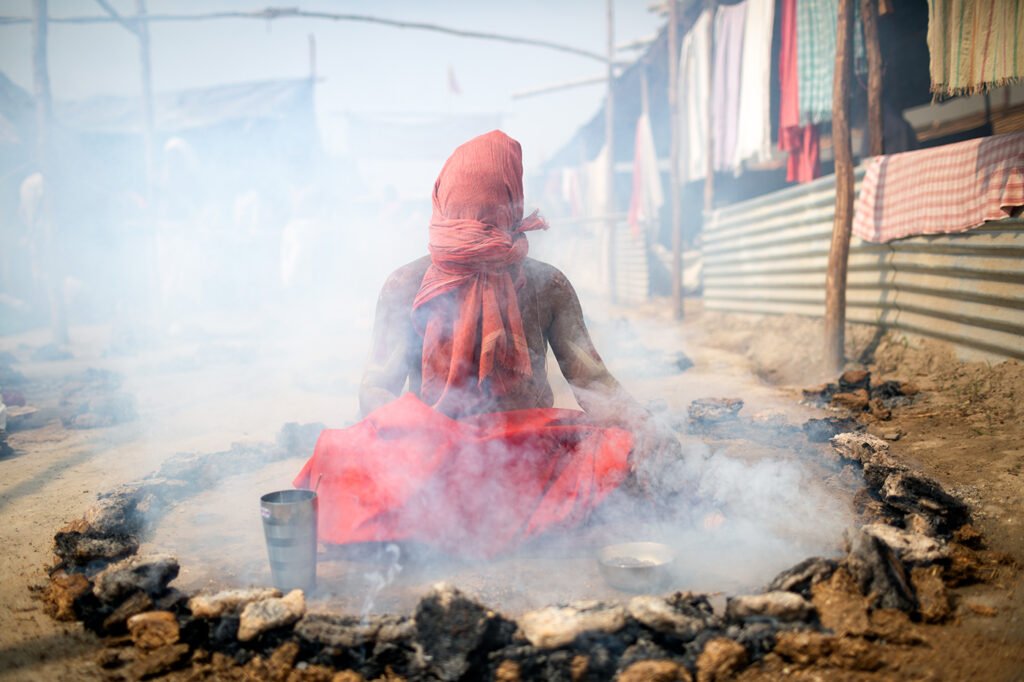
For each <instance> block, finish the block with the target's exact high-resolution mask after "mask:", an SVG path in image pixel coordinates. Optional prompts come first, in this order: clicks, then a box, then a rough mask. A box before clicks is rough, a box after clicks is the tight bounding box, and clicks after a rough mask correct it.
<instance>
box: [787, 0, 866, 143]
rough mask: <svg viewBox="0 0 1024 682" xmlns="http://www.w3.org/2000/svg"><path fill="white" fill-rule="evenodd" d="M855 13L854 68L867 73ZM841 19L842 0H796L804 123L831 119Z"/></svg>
mask: <svg viewBox="0 0 1024 682" xmlns="http://www.w3.org/2000/svg"><path fill="white" fill-rule="evenodd" d="M854 15H855V20H854V31H853V61H854V68H855V69H856V70H857V71H858V72H859V73H864V71H865V59H864V37H863V34H862V29H861V23H860V18H859V16H857V13H856V11H855V12H854ZM838 19H839V0H796V24H797V26H796V44H797V64H798V68H799V83H800V85H799V88H800V122H801V123H827V122H829V121H831V120H832V81H833V79H834V77H835V71H836V26H837V22H838Z"/></svg>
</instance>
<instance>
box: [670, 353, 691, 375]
mask: <svg viewBox="0 0 1024 682" xmlns="http://www.w3.org/2000/svg"><path fill="white" fill-rule="evenodd" d="M668 364H669V366H671V367H672V368H673V369H674V370H675V371H677V372H680V373H681V372H685V371H686V370H688V369H690V368H691V367H693V360H691V359H690V356H689V355H687V354H686V353H684V352H683V351H681V350H679V351H676V352H674V353H669V356H668Z"/></svg>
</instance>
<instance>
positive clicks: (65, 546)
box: [53, 525, 139, 567]
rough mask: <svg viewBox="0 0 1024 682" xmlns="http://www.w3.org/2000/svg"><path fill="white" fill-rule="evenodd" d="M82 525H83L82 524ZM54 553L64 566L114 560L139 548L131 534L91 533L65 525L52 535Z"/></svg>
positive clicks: (136, 540) (137, 542)
mask: <svg viewBox="0 0 1024 682" xmlns="http://www.w3.org/2000/svg"><path fill="white" fill-rule="evenodd" d="M82 527H84V525H83V526H82ZM53 543H54V553H55V554H56V555H57V556H58V557H60V559H61V563H62V564H63V565H65V566H69V567H75V566H87V565H89V564H91V563H93V562H95V561H114V560H116V559H121V558H124V557H126V556H129V555H131V554H134V553H135V552H137V551H138V549H139V540H138V538H136V537H135V536H133V535H100V536H96V535H92V534H91V533H89V532H81V531H76V530H71V529H70V528H69V526H65V527H64V529H63V530H60V531H58V532H57V534H56V535H54V537H53Z"/></svg>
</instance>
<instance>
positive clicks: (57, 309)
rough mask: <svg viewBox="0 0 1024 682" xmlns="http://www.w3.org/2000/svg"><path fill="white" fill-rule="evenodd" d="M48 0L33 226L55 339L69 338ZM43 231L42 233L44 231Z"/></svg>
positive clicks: (35, 46)
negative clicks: (58, 229)
mask: <svg viewBox="0 0 1024 682" xmlns="http://www.w3.org/2000/svg"><path fill="white" fill-rule="evenodd" d="M47 4H48V3H47V0H35V2H34V3H33V4H32V93H33V95H34V98H35V105H36V165H37V167H38V171H39V173H40V175H42V177H43V195H42V201H41V204H40V206H39V211H38V215H37V216H36V217H35V218H34V224H33V225H32V227H31V229H32V230H33V232H34V238H36V239H39V238H40V237H41V243H42V248H41V249H40V261H41V263H40V265H41V266H42V267H43V273H42V274H43V279H44V281H45V285H44V286H45V287H46V296H47V299H48V301H49V306H50V332H51V335H52V338H53V343H55V344H58V345H64V344H66V343H67V342H68V321H67V317H66V315H65V310H64V298H63V296H62V295H61V276H60V263H59V259H58V257H57V239H56V235H55V234H54V232H55V229H54V210H53V202H54V195H55V194H56V193H57V192H59V189H58V186H59V184H60V183H59V179H58V177H57V176H58V173H56V172H55V169H54V164H53V150H52V149H51V145H52V140H51V136H50V132H51V127H52V123H53V100H52V98H51V95H50V70H49V66H48V59H47V31H48V26H47V23H48V16H49V8H48V6H47ZM40 232H41V234H40Z"/></svg>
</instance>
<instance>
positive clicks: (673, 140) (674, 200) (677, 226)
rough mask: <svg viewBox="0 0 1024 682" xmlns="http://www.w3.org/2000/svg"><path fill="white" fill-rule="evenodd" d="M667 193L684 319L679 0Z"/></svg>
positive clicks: (676, 295)
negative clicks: (680, 194) (680, 178)
mask: <svg viewBox="0 0 1024 682" xmlns="http://www.w3.org/2000/svg"><path fill="white" fill-rule="evenodd" d="M668 7H669V10H668V116H669V126H668V130H669V133H668V134H669V174H668V194H669V202H670V204H669V205H670V206H671V208H672V317H674V318H675V319H677V320H681V319H683V314H684V311H683V228H682V209H681V206H680V205H679V201H680V198H679V2H678V0H668Z"/></svg>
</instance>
